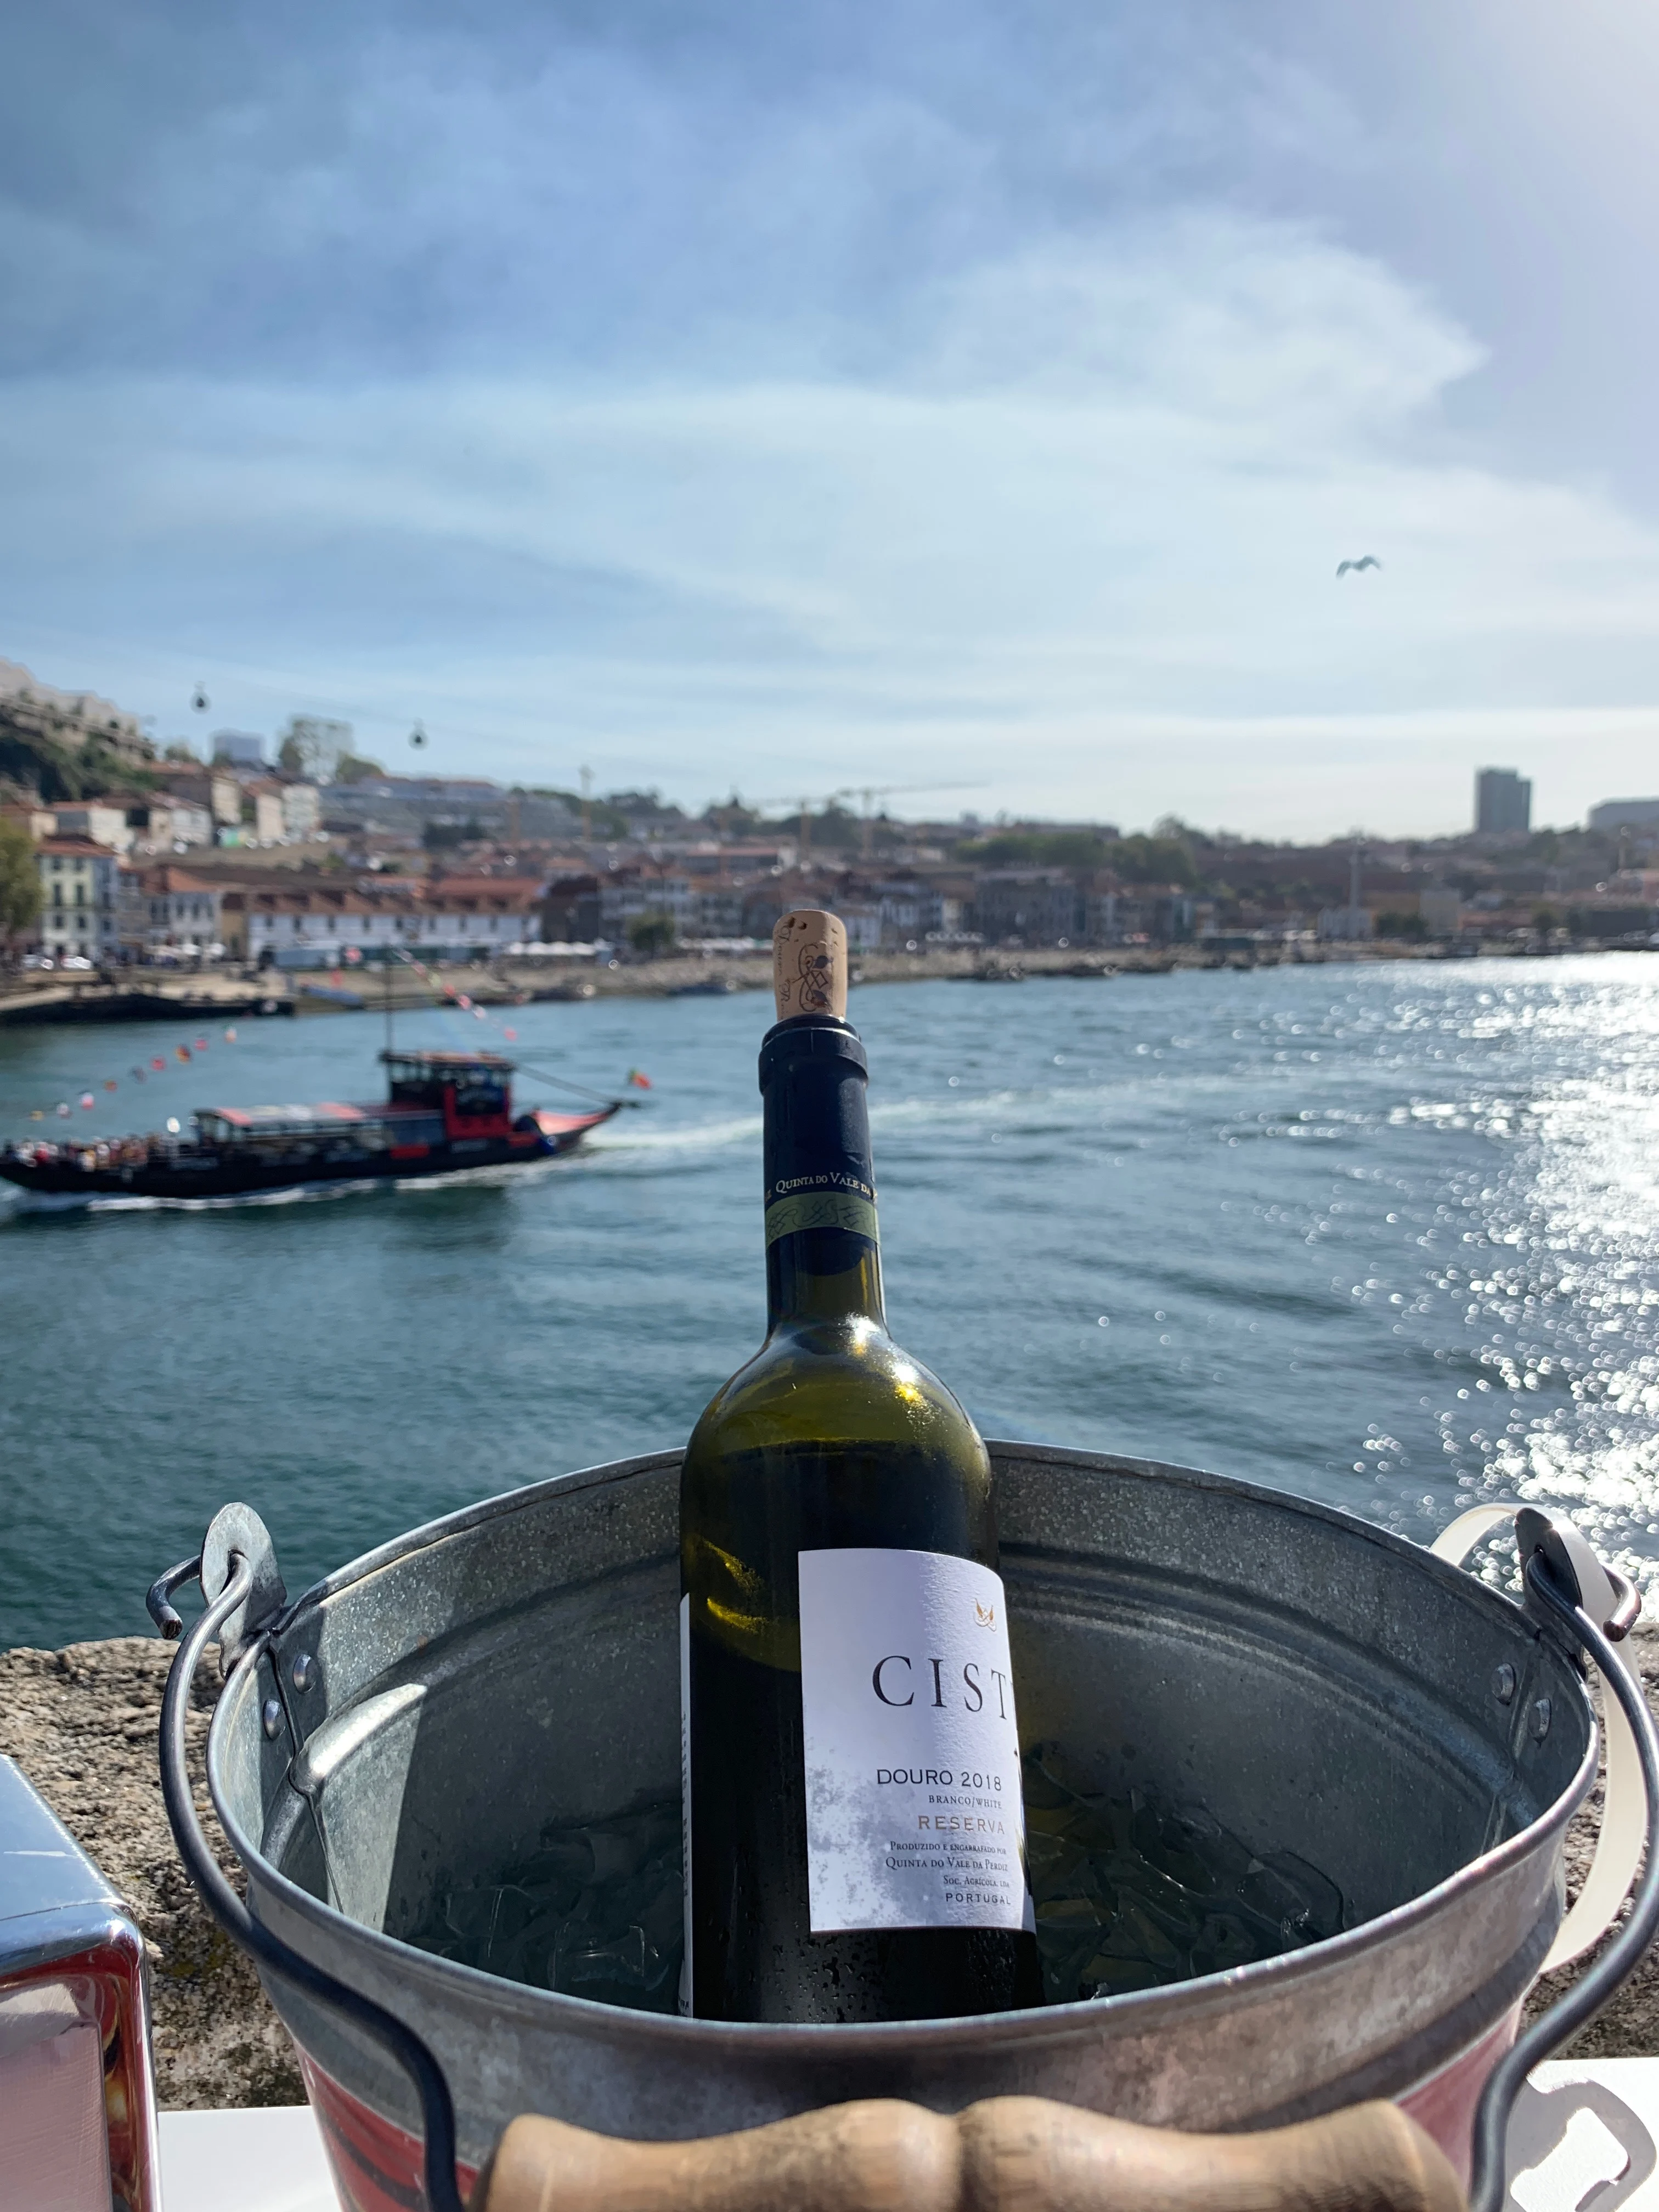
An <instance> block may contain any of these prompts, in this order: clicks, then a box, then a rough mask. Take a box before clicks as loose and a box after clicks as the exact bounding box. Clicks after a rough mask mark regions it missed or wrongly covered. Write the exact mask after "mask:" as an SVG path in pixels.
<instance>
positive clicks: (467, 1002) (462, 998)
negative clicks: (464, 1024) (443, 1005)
mask: <svg viewBox="0 0 1659 2212" xmlns="http://www.w3.org/2000/svg"><path fill="white" fill-rule="evenodd" d="M455 1003H456V1005H457V1006H465V1008H466V1011H467V1012H468V1013H469V1014H470V1013H471V1012H472V1001H471V999H469V998H468V997H467V995H466V993H465V991H459V992H457V994H456V996H455Z"/></svg>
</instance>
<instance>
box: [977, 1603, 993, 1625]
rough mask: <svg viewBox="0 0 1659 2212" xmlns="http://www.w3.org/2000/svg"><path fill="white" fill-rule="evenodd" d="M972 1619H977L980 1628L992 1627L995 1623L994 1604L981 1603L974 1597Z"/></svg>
mask: <svg viewBox="0 0 1659 2212" xmlns="http://www.w3.org/2000/svg"><path fill="white" fill-rule="evenodd" d="M974 1619H975V1620H976V1621H978V1623H979V1625H980V1626H981V1628H994V1627H995V1626H996V1625H997V1609H996V1607H995V1606H994V1605H981V1603H980V1601H979V1600H978V1599H977V1598H975V1600H974Z"/></svg>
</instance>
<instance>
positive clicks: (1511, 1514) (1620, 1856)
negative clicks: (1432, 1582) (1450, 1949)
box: [1429, 1505, 1649, 1974]
mask: <svg viewBox="0 0 1659 2212" xmlns="http://www.w3.org/2000/svg"><path fill="white" fill-rule="evenodd" d="M1503 1522H1513V1523H1514V1525H1515V1534H1516V1546H1517V1547H1518V1548H1519V1550H1520V1553H1521V1556H1522V1559H1525V1558H1526V1557H1527V1556H1528V1553H1531V1552H1534V1551H1536V1550H1538V1549H1539V1548H1540V1547H1543V1548H1544V1549H1545V1550H1546V1551H1547V1552H1548V1553H1549V1554H1550V1561H1551V1565H1553V1567H1554V1568H1555V1569H1556V1571H1557V1574H1558V1577H1559V1578H1560V1579H1562V1580H1564V1581H1568V1582H1569V1587H1571V1582H1574V1581H1576V1582H1577V1586H1578V1595H1579V1602H1580V1603H1581V1604H1582V1606H1583V1609H1584V1611H1585V1613H1588V1614H1589V1618H1590V1619H1591V1620H1593V1621H1595V1623H1596V1625H1597V1626H1599V1627H1600V1628H1601V1632H1602V1634H1603V1635H1604V1636H1605V1637H1606V1638H1607V1641H1608V1642H1609V1643H1610V1644H1619V1643H1622V1642H1623V1641H1624V1639H1625V1638H1626V1636H1627V1635H1628V1634H1629V1633H1630V1630H1631V1627H1632V1623H1633V1622H1634V1621H1635V1619H1636V1616H1637V1614H1638V1612H1639V1611H1640V1610H1641V1605H1642V1601H1641V1597H1640V1595H1639V1594H1638V1592H1637V1591H1636V1590H1635V1589H1633V1588H1632V1585H1631V1584H1630V1583H1627V1582H1626V1580H1625V1578H1624V1577H1623V1576H1622V1575H1614V1574H1613V1573H1611V1572H1610V1571H1609V1570H1608V1569H1607V1568H1606V1567H1605V1566H1603V1565H1602V1564H1601V1560H1600V1559H1597V1558H1596V1556H1595V1553H1594V1551H1593V1550H1592V1549H1591V1548H1590V1547H1589V1544H1588V1543H1586V1542H1585V1541H1584V1539H1583V1536H1581V1535H1580V1534H1579V1533H1578V1531H1577V1529H1576V1528H1574V1527H1573V1525H1572V1523H1571V1521H1568V1520H1566V1519H1565V1517H1563V1516H1559V1515H1556V1516H1550V1517H1548V1518H1547V1517H1546V1516H1544V1515H1543V1514H1541V1513H1539V1512H1538V1511H1536V1510H1534V1509H1533V1508H1531V1507H1526V1506H1523V1507H1522V1509H1521V1510H1520V1511H1519V1512H1517V1511H1516V1509H1515V1507H1514V1506H1512V1505H1473V1506H1471V1507H1470V1508H1469V1510H1468V1512H1467V1513H1460V1514H1459V1515H1458V1516H1457V1518H1456V1519H1455V1521H1453V1522H1450V1523H1449V1525H1448V1526H1447V1527H1446V1528H1443V1529H1442V1530H1441V1531H1440V1534H1438V1535H1437V1537H1436V1538H1435V1540H1434V1541H1433V1543H1432V1544H1431V1545H1430V1547H1429V1549H1430V1550H1431V1552H1432V1553H1434V1555H1435V1557H1436V1558H1437V1559H1447V1560H1449V1561H1450V1563H1451V1564H1452V1565H1454V1566H1459V1567H1461V1566H1462V1564H1463V1562H1464V1561H1465V1560H1466V1559H1468V1556H1469V1554H1470V1553H1471V1552H1472V1551H1474V1547H1475V1546H1476V1545H1477V1544H1479V1543H1480V1541H1481V1539H1482V1538H1483V1537H1485V1536H1486V1535H1487V1534H1489V1533H1490V1532H1491V1531H1492V1529H1494V1528H1498V1526H1499V1525H1500V1523H1503ZM1558 1547H1559V1548H1558ZM1564 1565H1565V1566H1567V1567H1568V1568H1569V1569H1570V1571H1571V1577H1570V1579H1569V1577H1568V1576H1566V1575H1563V1574H1562V1573H1561V1570H1562V1568H1563V1566H1564ZM1601 1705H1602V1723H1603V1726H1604V1728H1605V1730H1606V1735H1607V1787H1606V1790H1605V1791H1604V1793H1603V1796H1602V1801H1601V1827H1600V1829H1599V1831H1598V1832H1597V1835H1596V1838H1595V1856H1594V1857H1593V1858H1592V1859H1591V1861H1590V1870H1589V1875H1587V1877H1586V1878H1585V1881H1584V1886H1583V1889H1581V1890H1580V1891H1579V1893H1578V1896H1577V1899H1576V1900H1575V1902H1574V1904H1573V1906H1572V1909H1571V1911H1570V1912H1569V1913H1568V1914H1567V1917H1566V1918H1565V1920H1564V1921H1563V1922H1562V1923H1561V1925H1560V1926H1559V1928H1558V1929H1556V1931H1555V1941H1554V1942H1553V1943H1552V1944H1551V1945H1550V1948H1549V1952H1548V1954H1547V1956H1546V1958H1545V1960H1544V1963H1543V1965H1542V1966H1541V1967H1540V1968H1539V1970H1538V1971H1539V1972H1540V1973H1541V1974H1553V1972H1555V1971H1556V1969H1557V1968H1558V1967H1560V1966H1571V1964H1572V1962H1573V1960H1575V1959H1582V1958H1583V1955H1584V1954H1585V1952H1586V1951H1592V1950H1594V1949H1595V1946H1596V1945H1597V1944H1598V1943H1599V1942H1601V1938H1602V1937H1603V1936H1605V1935H1606V1934H1607V1930H1608V1929H1609V1928H1611V1927H1612V1925H1613V1922H1614V1921H1615V1920H1616V1919H1617V1918H1618V1917H1619V1908H1620V1905H1623V1903H1624V1901H1625V1899H1626V1897H1627V1896H1628V1895H1629V1893H1630V1886H1631V1884H1632V1881H1635V1879H1636V1869H1637V1868H1638V1866H1640V1865H1641V1863H1642V1853H1643V1851H1644V1850H1645V1849H1646V1847H1647V1840H1648V1831H1649V1813H1648V1800H1647V1792H1646V1790H1644V1787H1643V1782H1642V1763H1641V1760H1640V1759H1638V1756H1637V1750H1636V1738H1635V1737H1634V1736H1633V1735H1632V1733H1631V1727H1630V1723H1629V1722H1628V1721H1627V1720H1626V1717H1625V1713H1624V1708H1623V1706H1622V1705H1620V1702H1619V1700H1618V1699H1616V1698H1611V1697H1607V1698H1603V1699H1602V1701H1601Z"/></svg>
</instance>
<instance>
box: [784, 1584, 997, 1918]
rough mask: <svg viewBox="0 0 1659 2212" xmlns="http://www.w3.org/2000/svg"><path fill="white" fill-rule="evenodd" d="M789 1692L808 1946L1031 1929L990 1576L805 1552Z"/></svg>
mask: <svg viewBox="0 0 1659 2212" xmlns="http://www.w3.org/2000/svg"><path fill="white" fill-rule="evenodd" d="M800 1685H801V1716H802V1720H803V1722H804V1723H805V1754H806V1756H805V1765H806V1863H807V1878H808V1886H809V1892H810V1897H811V1917H812V1931H813V1933H814V1934H815V1935H819V1934H823V1933H826V1932H827V1931H828V1930H829V1929H836V1928H1030V1927H1033V1926H1034V1925H1035V1924H1036V1923H1035V1917H1034V1915H1033V1913H1032V1910H1031V1901H1030V1890H1029V1889H1028V1887H1027V1884H1026V1876H1025V1813H1024V1803H1023V1801H1022V1799H1021V1796H1020V1773H1019V1729H1018V1724H1017V1723H1016V1721H1015V1718H1014V1686H1013V1670H1012V1667H1011V1665H1010V1663H1009V1657H1008V1619H1007V1609H1006V1602H1005V1601H1004V1598H1003V1592H1002V1582H1001V1579H1000V1577H999V1576H996V1575H994V1574H993V1573H992V1572H991V1571H990V1569H989V1568H988V1567H981V1566H980V1565H976V1564H975V1561H973V1560H972V1559H951V1558H948V1557H946V1556H945V1554H944V1553H939V1552H891V1551H873V1550H870V1551H833V1552H803V1553H801V1554H800Z"/></svg>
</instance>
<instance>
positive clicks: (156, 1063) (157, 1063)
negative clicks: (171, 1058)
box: [150, 1053, 167, 1072]
mask: <svg viewBox="0 0 1659 2212" xmlns="http://www.w3.org/2000/svg"><path fill="white" fill-rule="evenodd" d="M150 1066H152V1067H153V1068H155V1069H156V1070H157V1071H158V1072H159V1071H160V1070H161V1068H164V1067H165V1066H167V1062H166V1060H163V1059H162V1058H161V1055H160V1054H159V1053H158V1054H157V1055H156V1057H155V1059H154V1060H151V1062H150Z"/></svg>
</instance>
